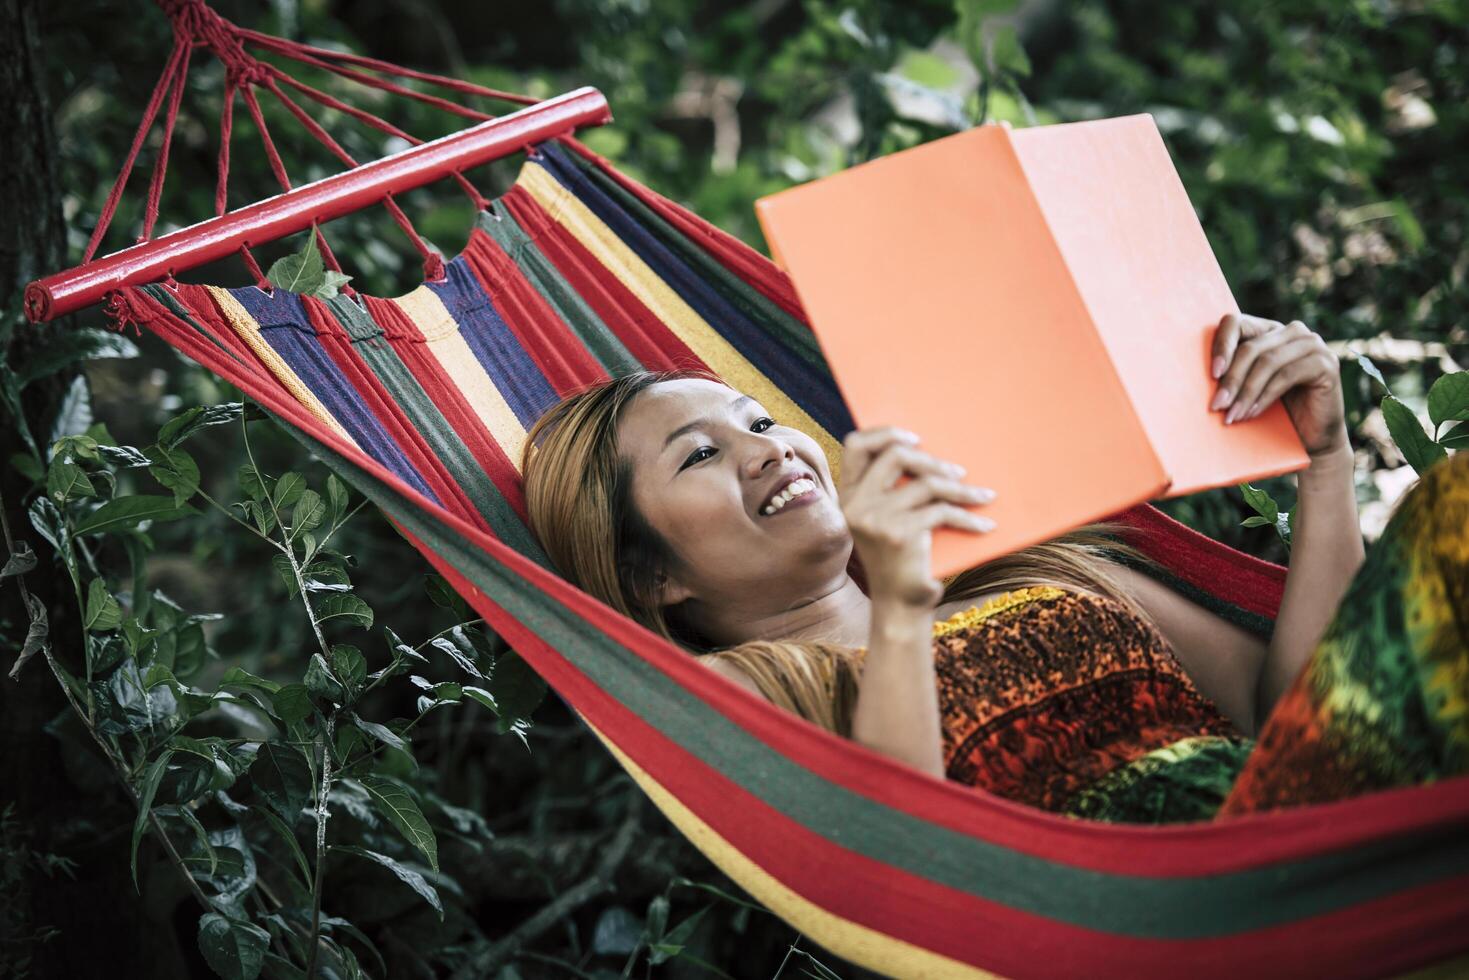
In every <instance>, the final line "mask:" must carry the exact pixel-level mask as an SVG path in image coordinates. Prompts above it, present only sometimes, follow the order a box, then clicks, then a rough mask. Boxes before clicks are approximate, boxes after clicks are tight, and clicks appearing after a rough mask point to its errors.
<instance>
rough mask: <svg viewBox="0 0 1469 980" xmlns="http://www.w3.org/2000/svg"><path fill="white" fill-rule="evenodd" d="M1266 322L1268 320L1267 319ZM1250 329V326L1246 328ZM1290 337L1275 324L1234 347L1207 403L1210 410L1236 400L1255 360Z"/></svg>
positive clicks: (1221, 407) (1290, 337)
mask: <svg viewBox="0 0 1469 980" xmlns="http://www.w3.org/2000/svg"><path fill="white" fill-rule="evenodd" d="M1267 322H1268V321H1267ZM1246 329H1250V328H1248V327H1247V328H1246ZM1291 339H1292V336H1291V335H1290V334H1288V333H1287V332H1286V330H1285V329H1284V327H1281V326H1279V325H1278V324H1277V329H1275V330H1269V331H1263V332H1261V333H1256V334H1253V335H1252V336H1250V337H1248V338H1247V339H1245V340H1244V341H1243V342H1242V343H1240V345H1239V346H1238V347H1237V348H1235V351H1234V356H1233V358H1232V359H1231V361H1230V363H1229V369H1228V370H1227V371H1225V372H1224V377H1222V378H1220V379H1219V389H1218V391H1216V392H1215V394H1214V401H1213V402H1212V403H1211V404H1210V405H1209V409H1210V411H1218V410H1220V409H1223V408H1228V407H1229V406H1230V405H1232V404H1234V403H1235V402H1236V401H1238V395H1239V390H1240V386H1241V385H1242V384H1244V380H1245V378H1246V377H1248V376H1249V373H1250V369H1251V368H1252V367H1254V365H1255V361H1256V360H1257V359H1258V358H1259V357H1260V356H1261V355H1262V354H1264V353H1265V352H1266V351H1268V350H1272V349H1273V348H1275V347H1278V346H1280V345H1281V344H1284V343H1286V342H1288V341H1289V340H1291Z"/></svg>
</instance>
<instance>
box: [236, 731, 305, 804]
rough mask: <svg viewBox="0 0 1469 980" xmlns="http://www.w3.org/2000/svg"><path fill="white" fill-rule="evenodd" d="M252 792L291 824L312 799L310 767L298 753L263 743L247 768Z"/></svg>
mask: <svg viewBox="0 0 1469 980" xmlns="http://www.w3.org/2000/svg"><path fill="white" fill-rule="evenodd" d="M250 780H251V782H253V783H254V784H255V789H256V790H257V791H258V792H259V793H260V795H261V796H262V797H264V798H265V802H266V803H268V804H270V807H271V809H273V810H275V812H276V813H279V814H280V815H281V816H282V817H284V818H285V819H286V821H287V822H294V821H295V819H296V817H297V816H298V815H299V814H300V813H301V808H302V807H304V806H305V805H306V803H307V801H308V800H310V799H311V790H312V786H311V767H310V766H308V765H307V764H306V757H305V756H303V755H302V754H301V752H300V750H299V749H296V748H295V747H293V746H289V745H280V744H278V743H275V742H265V743H263V744H262V745H261V746H260V751H258V752H256V753H255V761H254V762H252V763H251V764H250Z"/></svg>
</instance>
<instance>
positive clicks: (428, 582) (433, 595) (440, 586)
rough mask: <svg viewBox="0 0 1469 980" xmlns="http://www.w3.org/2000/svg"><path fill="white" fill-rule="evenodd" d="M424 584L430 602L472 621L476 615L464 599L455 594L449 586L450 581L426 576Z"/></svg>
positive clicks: (439, 577) (437, 576)
mask: <svg viewBox="0 0 1469 980" xmlns="http://www.w3.org/2000/svg"><path fill="white" fill-rule="evenodd" d="M423 578H424V582H423V587H424V591H425V592H427V593H428V598H429V601H430V602H432V603H433V604H434V605H436V606H442V607H443V608H445V609H449V610H452V611H453V612H454V614H455V615H456V616H458V617H459V618H460V619H470V618H472V617H473V615H474V613H473V611H472V610H471V609H470V608H469V604H468V603H467V602H465V601H464V598H463V597H462V596H460V595H459V593H457V592H455V591H454V589H453V588H452V587H450V585H449V581H448V579H446V578H444V576H442V575H432V574H431V575H425V576H424V577H423Z"/></svg>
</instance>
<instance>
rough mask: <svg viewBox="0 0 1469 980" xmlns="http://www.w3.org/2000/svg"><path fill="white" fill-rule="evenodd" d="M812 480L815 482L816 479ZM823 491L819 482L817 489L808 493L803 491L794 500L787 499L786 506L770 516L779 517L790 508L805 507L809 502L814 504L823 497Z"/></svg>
mask: <svg viewBox="0 0 1469 980" xmlns="http://www.w3.org/2000/svg"><path fill="white" fill-rule="evenodd" d="M811 482H813V483H815V482H816V481H815V480H813V481H811ZM821 493H822V490H821V484H819V483H817V484H816V489H815V490H811V491H809V492H808V493H803V494H801V495H800V496H799V497H796V498H795V499H793V500H788V501H786V504H785V506H784V507H782V508H781V509H780V510H778V511H776V512H775V513H774V514H770V515H768V516H770V517H779V516H780V515H781V514H784V513H785V512H786V511H788V510H794V509H796V508H797V507H805V506H806V505H807V504H814V503H816V501H817V500H819V499H820V498H821Z"/></svg>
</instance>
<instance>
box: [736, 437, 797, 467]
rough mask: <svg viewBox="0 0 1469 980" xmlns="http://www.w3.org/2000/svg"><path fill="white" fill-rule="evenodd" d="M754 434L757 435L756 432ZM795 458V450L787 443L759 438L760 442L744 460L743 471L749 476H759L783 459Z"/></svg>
mask: <svg viewBox="0 0 1469 980" xmlns="http://www.w3.org/2000/svg"><path fill="white" fill-rule="evenodd" d="M756 435H757V437H758V433H757V434H756ZM795 458H796V451H795V450H794V449H792V448H791V447H790V444H789V443H787V442H784V441H783V440H778V439H771V438H769V437H765V438H762V439H761V440H760V444H758V445H757V446H756V447H755V449H754V450H753V451H752V452H751V453H750V456H749V458H748V459H747V460H746V461H745V473H746V475H747V476H750V477H759V476H760V474H761V473H764V472H765V470H766V469H767V468H769V467H771V466H775V467H779V466H780V465H781V464H782V463H784V462H785V461H787V460H792V459H795Z"/></svg>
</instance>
